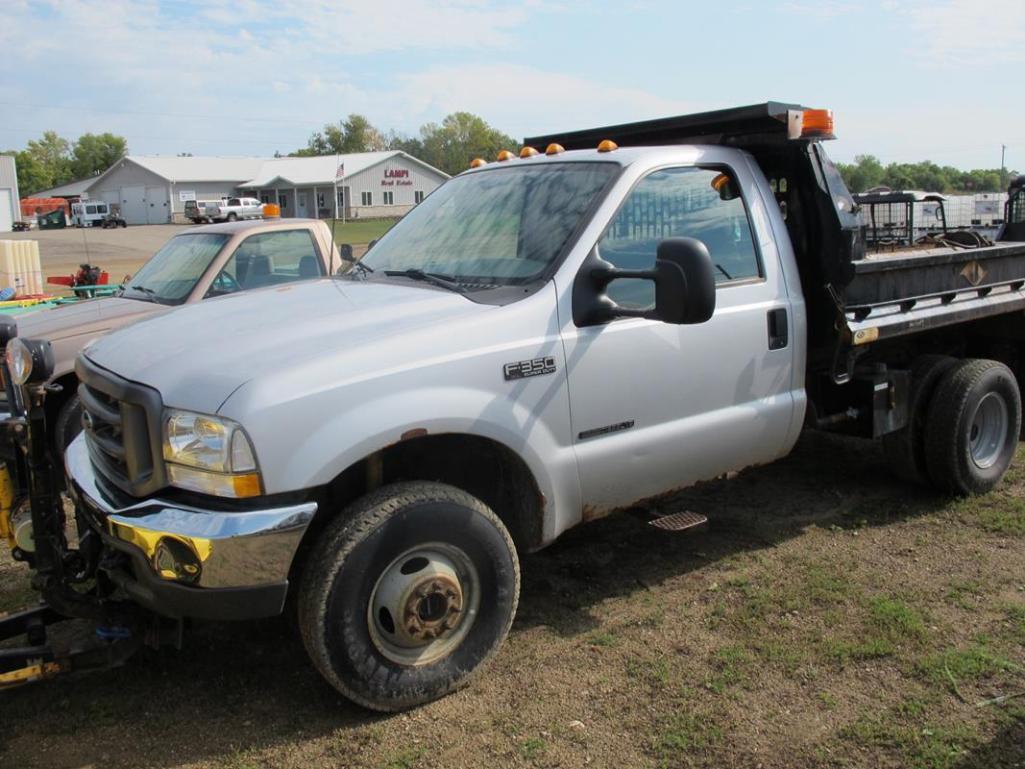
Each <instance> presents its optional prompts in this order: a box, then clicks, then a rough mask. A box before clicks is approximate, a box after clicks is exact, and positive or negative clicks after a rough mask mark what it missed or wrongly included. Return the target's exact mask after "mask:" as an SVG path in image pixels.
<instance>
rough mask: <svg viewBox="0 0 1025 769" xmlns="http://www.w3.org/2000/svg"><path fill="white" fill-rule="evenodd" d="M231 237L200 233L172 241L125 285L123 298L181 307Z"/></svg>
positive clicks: (176, 237) (181, 236) (175, 238)
mask: <svg viewBox="0 0 1025 769" xmlns="http://www.w3.org/2000/svg"><path fill="white" fill-rule="evenodd" d="M228 237H229V236H228V235H221V234H217V233H209V232H205V233H198V232H197V233H193V234H185V235H177V236H175V237H173V238H171V239H170V240H169V241H167V243H165V244H164V246H163V247H162V248H161V249H160V250H159V251H157V252H156V253H155V254H153V257H152V258H151V259H150V260H149V261H148V262H146V264H144V265H143V266H142V267H140V268H139V271H138V272H137V273H135V275H134V276H133V277H132V279H131V280H130V281H128V283H127V284H125V289H124V294H123V295H124V296H126V297H130V298H132V299H145V300H148V301H151V302H159V303H160V304H181V303H182V302H184V301H185V300H186V299H187V298H188V296H189V294H190V293H191V292H192V289H193V287H195V285H196V283H197V282H198V281H199V279H200V278H201V277H202V276H203V273H205V272H206V271H207V268H208V267H209V266H210V263H211V262H212V261H213V260H214V258H215V257H216V256H217V254H218V253H219V252H220V250H221V249H222V248H223V247H224V244H225V243H226V242H227V240H228Z"/></svg>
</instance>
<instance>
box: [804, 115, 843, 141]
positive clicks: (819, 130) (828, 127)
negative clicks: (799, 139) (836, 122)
mask: <svg viewBox="0 0 1025 769" xmlns="http://www.w3.org/2000/svg"><path fill="white" fill-rule="evenodd" d="M801 136H807V137H814V138H818V139H835V138H836V134H834V133H833V110H831V109H806V110H805V111H804V114H803V116H802V121H801Z"/></svg>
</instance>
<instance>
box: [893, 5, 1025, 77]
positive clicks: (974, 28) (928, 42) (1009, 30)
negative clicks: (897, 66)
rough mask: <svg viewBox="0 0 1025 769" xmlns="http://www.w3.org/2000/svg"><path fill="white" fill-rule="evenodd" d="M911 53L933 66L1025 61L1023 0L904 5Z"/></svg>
mask: <svg viewBox="0 0 1025 769" xmlns="http://www.w3.org/2000/svg"><path fill="white" fill-rule="evenodd" d="M898 10H899V12H900V13H901V14H902V15H904V16H905V17H906V18H907V20H908V21H909V23H910V26H911V29H910V31H909V34H908V44H909V47H910V50H911V52H912V53H913V54H914V55H915V56H916V57H917V58H918V59H919V60H920V61H921V62H922V63H923V64H925V65H927V66H929V67H930V68H943V67H955V66H965V65H967V66H973V67H979V68H981V67H983V66H986V65H991V64H998V65H999V64H1011V63H1014V62H1021V61H1025V45H1023V42H1025V13H1022V11H1025V6H1023V5H1022V2H1021V0H946V2H935V1H934V0H914V1H913V2H909V3H904V4H902V5H901V6H898Z"/></svg>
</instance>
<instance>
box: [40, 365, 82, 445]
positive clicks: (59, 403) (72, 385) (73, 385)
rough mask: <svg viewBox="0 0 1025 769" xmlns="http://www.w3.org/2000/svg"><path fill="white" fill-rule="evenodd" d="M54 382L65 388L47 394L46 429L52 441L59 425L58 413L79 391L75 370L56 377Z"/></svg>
mask: <svg viewBox="0 0 1025 769" xmlns="http://www.w3.org/2000/svg"><path fill="white" fill-rule="evenodd" d="M53 384H56V385H60V386H61V387H62V388H63V389H62V390H61V391H60V392H58V393H50V394H48V395H47V396H46V401H45V404H46V430H47V433H48V434H49V437H50V440H51V442H52V441H53V435H54V433H53V431H54V428H55V427H56V426H57V415H58V414H59V413H60V410H61V409H62V408H63V407H64V404H65V403H67V402H68V399H69V398H72V397H74V395H75V394H76V393H77V392H78V377H77V376H75V372H74V371H69V372H68V373H67V374H62V375H61V376H59V377H57V378H56V379H54V380H53Z"/></svg>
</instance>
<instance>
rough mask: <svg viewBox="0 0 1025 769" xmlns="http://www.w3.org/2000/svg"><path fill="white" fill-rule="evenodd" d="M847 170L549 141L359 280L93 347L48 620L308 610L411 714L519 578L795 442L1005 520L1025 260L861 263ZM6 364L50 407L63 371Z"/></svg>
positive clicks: (259, 294) (461, 664) (740, 153)
mask: <svg viewBox="0 0 1025 769" xmlns="http://www.w3.org/2000/svg"><path fill="white" fill-rule="evenodd" d="M828 138H832V115H831V113H829V112H827V111H824V110H808V109H805V108H803V107H800V106H797V105H789V104H779V103H768V104H762V105H755V106H752V107H742V108H737V109H733V110H723V111H719V112H713V113H705V114H700V115H690V116H683V117H679V118H668V119H665V120H659V121H650V122H647V123H638V124H630V125H620V126H610V127H607V128H601V129H594V130H588V131H582V132H576V133H567V134H557V135H552V136H545V137H538V138H536V139H528V140H527V142H526V144H527V145H528V146H526V147H524V148H523V150H522V151H521V152H520V153H519V155H518V156H517V155H514V154H512V153H509V152H505V153H502V154H501V155H500V156H499V158H498V162H490V163H485V162H484V161H475V162H474V164H473V165H474V167H473V168H472V169H471V170H468V171H466V172H465V173H463V174H460V175H459V176H457V177H455V178H454V179H452V180H451V181H449V182H446V183H445V184H444V185H442V186H441V187H440V188H439V189H438V190H437V191H436V192H434V193H433V194H432V195H430V196H429V197H428V198H427V199H426V200H425V201H424V202H423V203H421V204H420V205H419V206H417V207H416V208H415V209H413V210H412V211H411V212H410V213H409V214H408V215H407V216H406V217H405V218H404V219H403V220H402V221H400V222H399V223H398V224H397V225H396V226H395V227H394V228H393V229H392V230H391V231H389V232H388V233H387V234H386V235H385V236H383V237H382V238H381V240H380V241H379V242H378V243H377V244H376V245H375V246H374V247H373V248H372V249H371V250H370V251H369V252H368V253H367V254H366V256H365V257H364V258H363V259H362V261H361V262H359V263H357V264H355V265H354V267H353V269H351V270H349V271H348V272H347V273H346V274H345V275H342V276H337V277H334V278H327V279H322V280H319V281H313V282H308V283H295V284H291V285H288V286H285V287H282V288H273V289H269V290H264V291H256V292H250V293H248V294H245V295H237V296H230V297H225V298H222V299H216V300H212V301H207V302H202V303H199V304H196V305H193V306H191V307H187V308H184V309H182V310H180V311H178V312H175V313H173V314H167V315H163V316H158V317H154V318H150V319H148V320H145V321H142V322H140V323H137V324H135V325H133V326H131V327H128V328H125V329H122V330H120V331H118V332H117V333H114V334H111V335H109V336H107V337H104V338H102V339H100V340H98V341H96V342H95V343H93V344H92V345H90V346H89V347H87V348H86V349H85V351H84V352H83V354H82V355H81V356H80V357H79V360H78V369H77V371H78V376H79V379H80V380H81V382H82V385H81V387H80V389H79V393H80V396H81V400H82V404H83V407H84V409H85V417H86V419H85V428H86V429H85V431H84V433H83V435H81V436H80V437H79V438H77V439H76V440H75V442H74V443H72V444H71V446H70V447H69V449H68V451H67V456H66V467H67V482H68V488H69V490H70V493H71V495H72V497H73V499H74V501H75V505H76V510H77V516H78V521H79V530H80V533H79V542H80V544H79V547H78V548H77V549H76V550H74V551H73V553H74V555H73V556H72V555H69V553H68V552H67V551H66V550H65V549H62V548H63V547H64V546H61V547H58V546H57V545H54V544H53V543H54V542H55V541H59V537H58V536H56V535H53V536H45V534H46V533H47V532H51V531H52V530H53V529H52V526H53V525H54V524H52V523H51V521H52V520H55V519H59V518H60V515H59V513H56V512H54V507H53V504H52V502H50V501H49V498H48V497H45V496H39V494H40V492H37V493H36V498H34V499H33V503H32V511H33V518H32V522H31V523H32V526H34V527H36V528H35V529H34V530H35V531H36V532H37V536H36V539H35V541H36V542H37V543H42V544H40V545H38V546H37V551H36V552H34V553H32V554H31V558H30V554H28V553H25V552H22V553H20V557H22V558H23V559H24V560H33V562H34V565H35V567H36V568H37V570H39V571H41V574H42V576H41V577H40V579H39V580H37V582H38V583H39V584H46V585H48V586H49V587H48V588H47V589H45V590H44V595H45V597H46V599H47V601H48V602H49V604H50V606H52V607H56V608H57V609H58V610H59V611H60V612H61V613H64V614H79V615H84V616H94V617H96V616H99V617H101V618H103V617H106V615H107V614H112V613H116V612H120V615H118V616H119V617H120V619H119V620H118V622H119V623H120V624H119V625H118V627H124V626H131V623H130V622H129V621H128V620H126V619H124V616H126V615H127V614H128V609H127V608H126V607H135V608H136V609H139V607H142V608H144V609H145V610H146V611H149V612H152V613H155V614H156V615H158V616H161V617H166V618H178V619H180V618H184V617H207V618H218V619H231V618H251V617H259V616H267V615H273V614H277V613H280V612H281V611H283V610H284V607H285V606H286V598H287V597H288V596H289V594H294V597H295V604H296V605H297V610H298V621H299V625H300V628H301V631H302V636H303V640H304V642H305V644H306V648H307V650H308V651H309V654H310V656H311V658H312V660H313V662H314V664H315V665H316V667H317V668H318V669H319V670H320V671H321V672H322V673H323V675H324V676H325V677H326V679H327V680H328V681H329V682H330V683H331V684H332V685H334V686H335V687H336V688H337V689H338V690H339V691H340V692H342V693H343V694H345V695H346V696H347V697H349V698H351V699H352V700H354V701H356V702H358V703H361V704H363V705H364V706H366V707H369V708H374V709H380V710H397V709H402V708H408V707H411V706H414V705H417V704H420V703H424V702H427V701H429V700H432V699H434V698H437V697H440V696H442V695H444V694H446V693H448V692H451V691H453V690H454V689H456V688H458V687H459V686H461V685H463V684H464V683H466V682H467V681H468V680H469V679H470V677H471V676H472V674H473V673H474V672H475V671H478V670H479V669H480V667H481V666H482V665H483V664H484V663H485V662H486V661H487V660H488V659H489V658H490V657H491V656H492V655H493V654H495V653H496V651H497V650H498V649H499V647H500V646H501V644H502V642H503V640H504V638H505V637H506V634H507V633H508V631H509V628H510V626H511V624H512V621H513V617H514V615H515V612H516V606H517V602H518V600H519V561H518V553H523V552H527V551H531V550H535V549H537V548H541V547H544V546H545V545H547V544H548V543H550V542H552V541H553V540H555V539H556V538H557V537H558V536H559V535H560V534H561V533H562V532H564V531H566V530H567V529H569V528H570V527H572V526H575V525H577V524H579V523H581V522H584V521H589V520H593V519H595V518H597V517H599V516H603V515H606V514H608V513H610V512H612V511H615V510H617V509H621V508H626V507H630V506H633V505H635V504H637V503H638V502H639V501H641V500H644V499H646V498H651V497H655V496H657V495H662V494H666V493H667V492H671V491H673V490H675V489H680V488H682V487H685V486H688V485H690V484H693V483H696V482H698V481H701V480H703V479H709V478H714V477H717V476H721V475H723V474H725V473H728V472H730V471H736V470H741V469H743V468H745V467H750V466H752V465H758V464H763V463H766V462H771V461H772V460H774V459H777V458H779V457H782V456H783V455H785V454H786V453H787V452H788V451H790V449H791V447H792V446H793V445H794V443H795V441H796V440H797V438H798V435H799V434H800V433H801V431H802V429H807V428H818V429H834V430H844V431H847V432H849V433H852V434H856V435H861V436H864V437H865V438H881V439H883V440H884V441H885V442H886V450H887V452H888V454H889V456H890V459H891V462H892V465H893V466H894V468H895V469H896V470H897V471H898V472H900V473H902V474H904V475H906V476H907V477H909V478H912V479H917V480H920V481H925V482H929V483H932V484H934V485H936V486H938V487H939V488H941V489H943V490H945V491H947V492H952V493H958V494H970V493H984V492H986V491H987V490H989V489H990V488H992V487H993V486H994V485H995V484H996V483H998V482H999V481H1000V479H1001V477H1002V476H1003V474H1004V472H1005V470H1006V469H1007V467H1008V465H1009V463H1010V462H1011V459H1012V457H1013V454H1014V451H1015V447H1016V445H1017V439H1018V431H1019V426H1020V420H1021V403H1020V396H1019V389H1018V383H1017V378H1016V372H1020V371H1021V368H1022V367H1021V361H1022V357H1021V353H1022V345H1021V342H1020V341H1019V340H1020V339H1022V338H1023V337H1022V335H1021V331H1022V330H1023V314H1022V310H1023V309H1025V243H1021V242H1010V241H1007V242H1001V243H998V244H996V245H992V246H988V247H985V248H979V249H975V250H955V249H926V250H916V251H911V252H907V253H901V252H894V253H890V252H887V253H886V254H868V253H866V251H865V248H864V244H863V242H862V240H861V227H860V224H859V222H858V217H857V212H856V210H855V207H854V204H853V202H852V200H851V197H850V195H849V193H848V191H847V190H846V188H845V187H844V185H843V182H842V180H841V178H840V176H839V174H838V173H837V172H836V169H835V168H834V167H833V165H832V164H831V163H830V161H829V160H828V158H827V157H826V155H825V152H824V149H823V145H822V143H821V140H823V139H828ZM617 145H618V146H617ZM535 148H536V149H535ZM1019 229H1020V228H1019ZM7 350H8V353H7V355H8V361H9V363H8V366H9V368H11V371H12V375H13V379H14V381H15V382H16V383H26V384H24V385H23V387H25V388H27V394H26V395H25V398H29V399H31V397H32V394H33V393H36V392H38V389H35V390H33V389H31V382H32V381H33V380H34V379H38V378H41V377H43V376H44V375H45V374H46V371H45V355H43V350H42V348H41V347H40V346H39V345H37V344H35V343H33V342H32V341H31V340H29V341H24V340H19V339H17V338H15V339H13V340H11V341H9V342H8V343H7ZM36 367H40V368H42V369H44V370H42V371H40V372H38V374H34V373H33V372H34V371H35V368H36ZM29 422H30V424H31V423H32V419H31V417H30V418H29ZM28 433H29V434H30V435H31V434H32V433H33V429H30V430H29V431H28ZM29 456H32V453H31V452H30V453H29ZM39 488H45V487H42V486H40V487H39ZM700 521H701V516H700V512H699V511H698V512H697V513H691V514H685V513H684V512H683V511H681V512H680V513H678V514H674V515H671V516H669V517H668V518H662V519H658V520H656V521H655V524H656V525H658V526H659V527H660V528H663V529H669V530H674V529H681V528H684V527H686V526H689V525H691V524H693V523H696V522H700ZM39 527H43V534H44V536H39V532H40V528H39ZM48 527H49V528H48ZM67 562H71V563H73V564H74V565H75V572H74V573H75V575H76V577H75V578H76V579H81V578H82V575H89V574H93V575H96V578H97V581H96V584H97V585H99V586H100V587H99V588H98V589H97V591H96V592H94V593H90V594H89V595H88V596H84V595H83V594H82V592H81V591H78V592H75V591H74V590H72V589H71V587H70V582H71V577H69V576H67V575H66V574H65V572H66V571H68V569H67V568H65V567H64V566H63V565H62V564H64V563H67ZM61 569H65V572H62V571H61ZM43 576H45V577H47V579H48V580H49V581H48V582H47V581H46V580H44V579H43ZM129 616H130V615H129ZM104 621H105V622H106V623H107V626H109V625H110V624H111V623H112V622H113V620H111V619H105V620H104ZM137 632H138V631H137Z"/></svg>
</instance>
